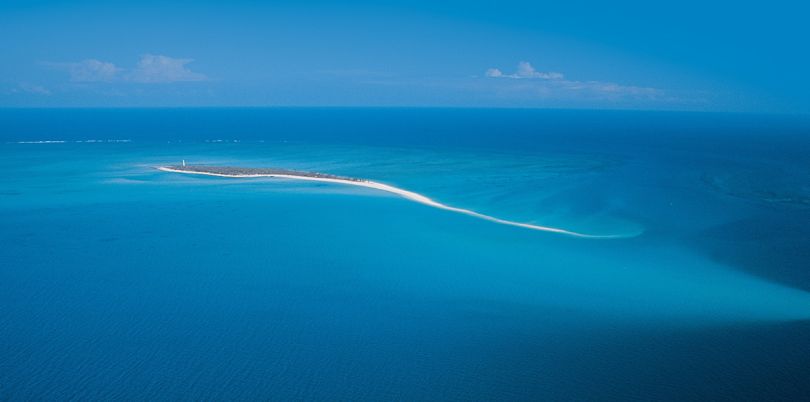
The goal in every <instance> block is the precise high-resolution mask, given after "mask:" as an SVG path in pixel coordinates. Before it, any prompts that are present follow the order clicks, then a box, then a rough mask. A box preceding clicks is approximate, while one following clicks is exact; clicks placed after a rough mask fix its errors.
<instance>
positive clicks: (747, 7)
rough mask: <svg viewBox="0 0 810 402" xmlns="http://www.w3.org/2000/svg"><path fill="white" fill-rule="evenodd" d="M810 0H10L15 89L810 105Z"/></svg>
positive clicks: (87, 99) (8, 101)
mask: <svg viewBox="0 0 810 402" xmlns="http://www.w3.org/2000/svg"><path fill="white" fill-rule="evenodd" d="M808 11H810V6H808V5H804V4H802V3H801V2H798V1H793V2H788V1H783V0H775V1H773V2H770V3H768V5H767V7H765V6H763V5H761V4H750V3H749V2H731V1H728V2H726V1H719V2H705V1H702V2H698V1H694V0H686V1H682V2H678V3H672V4H669V5H661V4H658V3H656V2H642V1H617V2H609V3H605V2H597V1H585V0H574V1H567V2H543V1H531V2H523V1H512V2H507V3H492V2H475V1H473V2H470V1H468V2H460V1H445V2H431V1H416V0H414V1H385V2H379V1H378V2H371V1H345V2H341V4H339V5H338V4H333V3H332V2H327V1H300V2H295V1H282V2H258V1H238V0H237V1H231V2H228V3H227V4H219V3H218V2H209V1H204V0H203V1H194V2H192V1H140V2H130V1H94V0H86V1H81V0H78V1H44V0H29V1H20V0H10V1H5V2H3V3H2V4H0V51H2V54H3V63H0V106H2V107H86V106H87V107H98V106H113V107H117V106H120V107H150V106H156V107H159V106H451V107H541V108H587V109H593V108H596V109H603V108H604V109H642V110H697V111H731V112H765V113H801V114H807V113H810V75H808V74H807V72H808V71H810V55H809V54H808V46H807V43H806V42H807V39H808V38H810V24H807V23H806V21H805V19H806V16H807V15H810V13H808Z"/></svg>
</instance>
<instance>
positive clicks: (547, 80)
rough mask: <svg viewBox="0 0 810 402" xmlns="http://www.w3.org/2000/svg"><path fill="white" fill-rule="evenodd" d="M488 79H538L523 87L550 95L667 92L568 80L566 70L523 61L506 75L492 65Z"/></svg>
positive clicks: (658, 94)
mask: <svg viewBox="0 0 810 402" xmlns="http://www.w3.org/2000/svg"><path fill="white" fill-rule="evenodd" d="M484 75H485V76H486V77H488V78H494V79H514V80H534V81H536V82H535V85H529V86H526V85H523V86H521V87H520V88H522V89H526V90H536V91H538V93H540V94H543V95H546V96H549V95H553V94H560V95H566V94H567V95H569V96H576V95H577V94H581V95H584V96H590V97H601V98H619V97H634V98H650V99H653V98H659V97H661V96H662V95H663V93H662V91H661V90H660V89H657V88H650V87H638V86H628V85H619V84H615V83H612V82H602V81H574V80H568V79H565V76H564V75H563V74H562V73H558V72H543V71H537V70H536V69H535V68H534V67H533V66H532V65H531V63H529V62H527V61H521V62H520V63H518V66H517V70H516V71H515V72H514V73H511V74H506V73H504V72H503V71H501V70H500V69H498V68H490V69H488V70H486V72H484Z"/></svg>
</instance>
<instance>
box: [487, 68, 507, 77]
mask: <svg viewBox="0 0 810 402" xmlns="http://www.w3.org/2000/svg"><path fill="white" fill-rule="evenodd" d="M484 75H486V76H487V77H491V78H498V77H503V72H501V70H498V69H497V68H490V69H489V70H487V72H486V73H484Z"/></svg>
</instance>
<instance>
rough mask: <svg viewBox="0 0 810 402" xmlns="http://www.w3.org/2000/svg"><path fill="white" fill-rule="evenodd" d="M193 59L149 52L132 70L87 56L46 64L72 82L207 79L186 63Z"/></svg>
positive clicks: (147, 81) (158, 81)
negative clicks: (83, 58) (66, 76)
mask: <svg viewBox="0 0 810 402" xmlns="http://www.w3.org/2000/svg"><path fill="white" fill-rule="evenodd" d="M192 61H193V59H175V58H172V57H169V56H161V55H152V54H146V55H143V56H141V59H140V60H139V61H138V64H136V65H135V67H133V68H131V69H126V68H121V67H118V66H116V65H115V64H113V63H110V62H105V61H99V60H96V59H87V60H82V61H79V62H69V63H45V65H47V66H50V67H53V68H56V69H60V70H65V71H67V72H68V74H70V81H71V82H137V83H170V82H183V81H205V80H207V79H208V77H206V76H205V75H204V74H200V73H197V72H194V71H191V70H190V69H189V68H188V67H186V65H187V64H188V63H191V62H192Z"/></svg>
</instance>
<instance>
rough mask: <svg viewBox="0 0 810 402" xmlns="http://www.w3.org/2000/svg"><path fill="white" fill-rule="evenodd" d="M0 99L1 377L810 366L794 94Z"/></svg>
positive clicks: (3, 383) (436, 379)
mask: <svg viewBox="0 0 810 402" xmlns="http://www.w3.org/2000/svg"><path fill="white" fill-rule="evenodd" d="M0 127H2V131H1V132H2V134H0V135H2V139H3V140H4V141H3V143H2V144H0V168H2V170H3V172H4V173H3V175H2V176H0V242H1V243H2V244H3V247H2V248H1V249H0V283H2V284H3V288H4V290H3V291H2V292H0V305H2V306H3V308H2V311H0V353H2V356H3V357H4V358H3V359H2V362H0V397H2V398H3V399H13V400H17V399H21V400H24V399H69V398H78V399H111V398H120V399H228V400H230V399H276V400H290V399H294V400H298V399H305V400H311V399H328V400H346V399H351V400H362V399H368V400H381V399H383V400H391V399H394V400H415V399H420V400H425V399H427V400H430V399H434V400H435V399H441V400H447V399H450V400H471V399H472V400H480V399H504V400H515V399H517V400H525V399H574V400H582V399H588V400H594V399H596V400H600V399H605V400H610V399H632V398H637V399H645V400H649V399H667V400H684V399H706V398H714V399H739V398H741V397H744V398H751V399H774V398H793V399H795V398H797V397H799V396H801V395H806V393H807V392H808V388H807V385H806V384H805V382H806V381H805V380H806V378H807V375H808V374H809V373H808V370H807V369H806V367H807V364H808V362H810V348H808V347H807V346H808V344H807V339H810V338H808V335H810V323H809V322H808V318H810V292H808V291H809V290H810V274H808V268H809V267H808V263H810V252H808V250H809V249H810V247H808V245H810V229H808V228H807V227H805V226H806V224H807V223H808V222H810V219H808V218H810V184H809V183H810V160H808V159H807V157H806V155H808V153H807V151H810V137H808V135H810V131H809V130H808V127H810V124H808V123H807V122H806V121H803V120H798V119H792V118H787V117H762V116H743V115H700V114H667V113H661V114H657V113H629V112H562V111H510V110H442V109H427V110H419V109H414V110H409V109H401V110H386V109H332V110H329V109H326V110H324V109H289V110H286V109H244V110H239V109H233V110H229V109H201V110H193V109H191V110H186V109H180V110H148V109H145V110H128V111H127V110H119V111H115V110H74V111H71V110H39V111H34V110H6V111H2V112H1V113H0ZM88 140H91V141H90V142H88ZM43 141H59V142H47V143H45V142H43ZM183 159H185V160H186V161H187V162H191V163H195V164H216V165H237V166H251V167H281V168H288V169H298V170H313V171H320V172H325V173H332V174H337V175H345V176H353V177H362V178H367V179H371V180H375V181H380V182H383V183H387V184H391V185H395V186H397V187H401V188H405V189H408V190H412V191H416V192H419V193H421V194H424V195H426V196H429V197H431V198H433V199H435V200H437V201H440V202H443V203H446V204H449V205H453V206H457V207H461V208H468V209H472V210H475V211H479V212H482V213H486V214H490V215H493V216H497V217H499V218H504V219H510V220H516V221H521V222H529V223H534V224H539V225H548V226H557V227H563V228H566V229H571V230H577V231H582V232H587V233H597V234H623V235H627V236H628V237H627V238H622V239H611V240H597V239H579V238H572V237H566V236H560V235H557V234H552V233H543V232H536V231H532V230H525V229H521V228H516V227H510V226H505V225H499V224H496V223H492V222H487V221H483V220H479V219H474V218H471V217H469V216H464V215H460V214H455V213H452V212H448V211H442V210H438V209H434V208H430V207H427V206H425V205H421V204H417V203H413V202H410V201H408V200H405V199H402V198H399V197H397V196H394V195H392V194H387V193H383V192H378V191H375V190H371V189H363V188H357V187H351V186H342V185H337V184H324V183H308V182H296V181H289V180H278V179H225V178H213V177H196V176H187V175H180V174H171V173H165V172H160V171H157V170H155V169H154V167H155V166H160V165H165V164H177V163H178V162H179V161H180V160H183Z"/></svg>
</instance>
